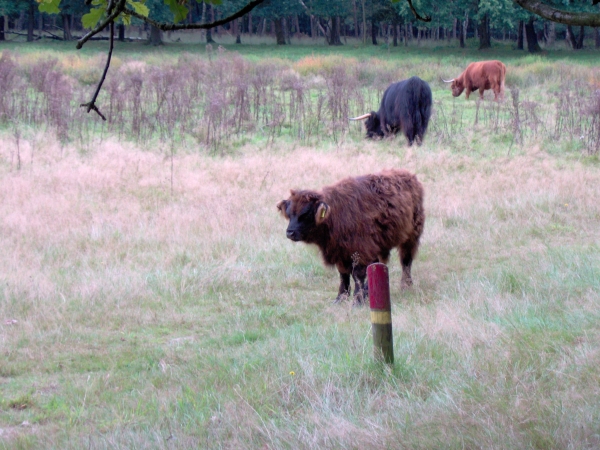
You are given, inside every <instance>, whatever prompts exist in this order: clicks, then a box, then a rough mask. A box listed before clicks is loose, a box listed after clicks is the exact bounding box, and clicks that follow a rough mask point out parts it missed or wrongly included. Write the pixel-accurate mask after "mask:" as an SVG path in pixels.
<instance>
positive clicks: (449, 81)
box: [442, 78, 454, 83]
mask: <svg viewBox="0 0 600 450" xmlns="http://www.w3.org/2000/svg"><path fill="white" fill-rule="evenodd" d="M442 81H443V82H444V83H452V82H453V81H454V78H452V79H451V80H444V79H443V78H442Z"/></svg>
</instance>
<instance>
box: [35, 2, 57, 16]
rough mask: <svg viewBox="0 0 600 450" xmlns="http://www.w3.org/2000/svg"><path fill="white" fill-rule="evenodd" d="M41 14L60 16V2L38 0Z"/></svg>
mask: <svg viewBox="0 0 600 450" xmlns="http://www.w3.org/2000/svg"><path fill="white" fill-rule="evenodd" d="M37 2H38V3H39V6H38V9H39V11H40V12H45V13H48V14H58V13H59V12H60V8H59V6H60V0H37Z"/></svg>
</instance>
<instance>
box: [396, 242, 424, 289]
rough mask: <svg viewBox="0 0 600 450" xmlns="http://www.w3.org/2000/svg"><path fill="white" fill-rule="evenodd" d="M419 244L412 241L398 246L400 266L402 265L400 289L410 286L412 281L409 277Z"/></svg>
mask: <svg viewBox="0 0 600 450" xmlns="http://www.w3.org/2000/svg"><path fill="white" fill-rule="evenodd" d="M418 248H419V243H418V242H415V241H413V240H410V241H408V242H405V243H404V244H402V245H401V246H400V249H399V250H400V264H402V281H401V284H400V287H401V288H402V289H406V288H408V287H410V286H412V284H413V281H412V277H411V275H410V268H411V266H412V262H413V258H414V257H415V255H416V254H417V250H418Z"/></svg>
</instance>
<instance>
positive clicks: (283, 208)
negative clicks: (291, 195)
mask: <svg viewBox="0 0 600 450" xmlns="http://www.w3.org/2000/svg"><path fill="white" fill-rule="evenodd" d="M289 203H290V202H289V201H288V200H281V201H280V202H279V203H277V209H278V210H279V212H280V213H281V215H282V216H283V217H285V218H286V219H288V220H289V218H290V217H289V216H288V215H287V212H286V211H287V208H288V205H289Z"/></svg>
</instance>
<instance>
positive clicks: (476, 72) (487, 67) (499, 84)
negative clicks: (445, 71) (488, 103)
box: [442, 60, 506, 100]
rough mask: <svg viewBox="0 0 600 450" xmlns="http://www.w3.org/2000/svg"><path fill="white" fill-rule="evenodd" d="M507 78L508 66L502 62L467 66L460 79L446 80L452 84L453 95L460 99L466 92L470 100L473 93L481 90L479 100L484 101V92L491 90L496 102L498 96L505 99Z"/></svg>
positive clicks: (485, 62) (481, 62)
mask: <svg viewBox="0 0 600 450" xmlns="http://www.w3.org/2000/svg"><path fill="white" fill-rule="evenodd" d="M505 78H506V66H505V65H504V64H503V63H501V62H500V61H496V60H494V61H480V62H474V63H471V64H469V65H468V66H467V68H466V69H465V71H464V72H463V73H461V74H460V76H459V77H458V78H453V79H452V80H444V79H442V80H443V81H444V82H445V83H452V85H451V88H452V95H453V96H454V97H458V96H459V95H460V94H462V92H463V91H465V90H466V92H465V97H466V98H467V99H468V98H469V95H470V94H471V92H473V91H476V90H477V89H479V98H481V99H482V100H483V91H485V90H487V89H491V90H492V91H494V100H498V96H501V97H502V98H504V79H505Z"/></svg>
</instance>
